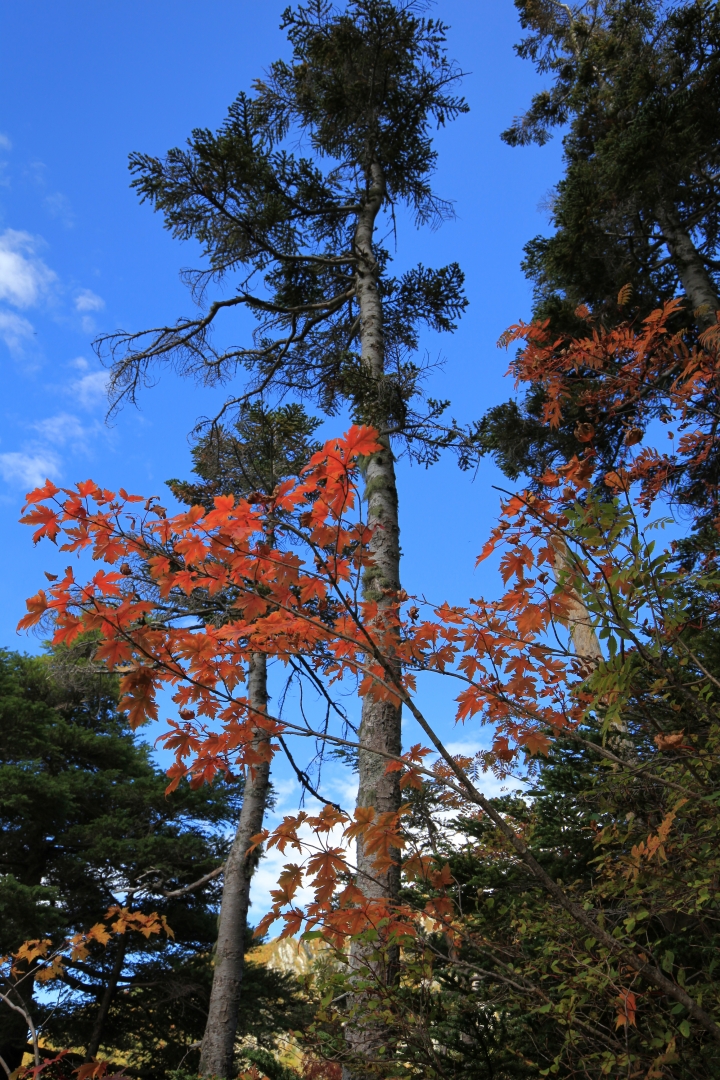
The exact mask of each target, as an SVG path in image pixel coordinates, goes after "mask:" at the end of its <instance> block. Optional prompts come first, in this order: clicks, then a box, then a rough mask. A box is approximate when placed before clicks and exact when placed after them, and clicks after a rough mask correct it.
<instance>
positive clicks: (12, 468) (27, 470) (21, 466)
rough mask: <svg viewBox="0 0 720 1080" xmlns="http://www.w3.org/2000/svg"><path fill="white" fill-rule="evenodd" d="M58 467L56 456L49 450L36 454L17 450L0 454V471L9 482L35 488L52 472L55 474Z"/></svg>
mask: <svg viewBox="0 0 720 1080" xmlns="http://www.w3.org/2000/svg"><path fill="white" fill-rule="evenodd" d="M58 469H59V462H58V459H57V456H56V455H55V454H53V453H52V451H50V450H47V451H40V452H39V453H36V454H23V453H20V452H19V451H12V452H10V453H7V454H0V473H2V476H3V479H4V480H5V481H6V482H7V483H9V484H12V483H19V484H22V485H23V486H24V487H29V488H35V487H38V486H39V485H40V484H43V483H44V482H45V480H46V479H47V477H48V476H51V475H52V474H53V473H54V474H55V475H57V471H58Z"/></svg>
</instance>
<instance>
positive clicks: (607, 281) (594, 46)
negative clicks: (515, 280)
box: [503, 0, 720, 312]
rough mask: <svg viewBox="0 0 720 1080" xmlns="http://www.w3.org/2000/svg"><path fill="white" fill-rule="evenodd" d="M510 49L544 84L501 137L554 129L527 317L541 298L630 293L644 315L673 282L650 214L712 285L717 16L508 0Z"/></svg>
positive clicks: (535, 137) (603, 0)
mask: <svg viewBox="0 0 720 1080" xmlns="http://www.w3.org/2000/svg"><path fill="white" fill-rule="evenodd" d="M516 6H517V8H518V10H519V12H520V18H521V22H522V25H523V27H524V28H525V29H527V30H529V31H530V33H529V35H528V36H527V37H526V38H525V40H524V41H523V42H522V44H521V45H520V46H519V47H518V53H519V55H520V56H522V57H525V58H527V59H529V60H530V61H531V62H533V63H534V64H535V65H536V66H537V68H538V70H539V71H541V72H542V73H545V74H548V75H550V76H551V77H552V79H553V84H552V86H551V88H550V90H548V91H543V92H541V93H540V94H538V95H536V97H535V98H534V99H533V102H532V104H531V106H530V109H529V110H528V112H527V113H526V114H525V115H524V116H523V117H521V118H520V119H519V120H517V121H515V123H514V124H513V126H512V127H511V128H509V129H508V131H506V132H505V134H504V136H503V138H504V139H505V140H506V141H507V142H509V143H511V144H512V145H522V144H523V143H527V142H539V143H541V144H542V143H543V142H544V141H545V140H546V139H547V138H549V136H550V131H551V129H552V127H554V126H558V125H568V131H567V134H566V135H565V137H564V141H563V145H564V148H565V161H566V172H565V175H564V177H563V179H562V181H561V182H560V184H559V185H558V188H557V191H556V193H555V195H554V197H553V201H552V210H551V213H552V218H553V222H554V224H555V227H556V232H555V234H554V236H553V237H551V238H550V239H548V240H545V239H542V238H537V239H536V240H534V241H532V243H531V244H530V245H528V249H527V262H526V268H527V270H528V273H529V275H530V276H531V277H532V279H533V280H534V281H535V283H536V286H537V289H538V301H539V304H540V306H539V308H538V312H540V311H542V310H543V306H544V301H545V300H546V298H550V297H552V296H553V295H555V294H559V295H561V296H564V297H565V298H566V299H567V300H568V301H569V302H570V303H571V304H577V303H588V304H590V305H592V306H593V307H595V306H597V305H602V304H604V303H607V302H612V301H614V299H615V297H616V296H617V293H618V291H619V290H620V289H621V288H622V286H623V285H625V284H627V283H630V284H632V285H633V287H634V289H635V296H636V300H637V303H638V306H639V308H640V309H641V310H642V311H643V312H646V311H647V310H648V309H649V308H651V307H654V306H657V304H658V303H659V302H660V301H661V300H666V299H670V298H671V297H672V296H674V295H676V294H677V293H678V292H680V291H682V288H683V286H682V277H681V274H680V273H679V268H678V266H677V264H676V261H674V260H673V258H672V257H668V250H667V246H666V243H665V238H664V236H663V228H664V226H663V220H664V218H665V217H666V215H667V214H668V213H670V214H671V215H672V216H674V217H675V218H677V220H678V221H679V222H680V223H681V224H682V227H683V228H684V229H686V230H687V231H688V232H689V233H690V234H691V235H692V238H693V241H694V243H695V246H696V247H697V249H698V251H699V253H700V255H701V258H702V260H703V262H704V264H705V267H706V269H707V270H708V271H709V272H710V275H711V277H713V278H715V280H717V271H718V269H719V268H720V267H719V266H718V264H717V262H716V261H715V260H716V256H717V251H718V245H719V243H720V113H719V111H718V100H719V99H720V56H719V53H718V46H719V45H720V12H718V7H717V4H715V3H712V2H709V0H689V2H688V0H685V2H683V3H674V4H672V5H668V4H666V3H662V2H660V0H594V2H592V3H590V4H587V5H583V6H582V7H579V6H578V7H575V8H567V9H566V8H564V6H563V5H560V4H552V3H548V2H545V0H516Z"/></svg>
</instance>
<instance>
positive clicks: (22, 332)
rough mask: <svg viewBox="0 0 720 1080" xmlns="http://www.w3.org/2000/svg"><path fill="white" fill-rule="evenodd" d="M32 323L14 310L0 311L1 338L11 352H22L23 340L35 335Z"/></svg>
mask: <svg viewBox="0 0 720 1080" xmlns="http://www.w3.org/2000/svg"><path fill="white" fill-rule="evenodd" d="M34 333H35V331H34V330H33V327H32V323H29V322H28V321H27V319H24V318H23V317H22V315H16V314H15V312H14V311H0V338H2V340H3V341H4V342H5V344H6V345H7V347H8V349H9V350H10V352H11V353H20V352H22V347H23V341H27V340H28V338H31V337H33V335H34Z"/></svg>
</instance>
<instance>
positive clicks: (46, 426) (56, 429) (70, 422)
mask: <svg viewBox="0 0 720 1080" xmlns="http://www.w3.org/2000/svg"><path fill="white" fill-rule="evenodd" d="M32 426H33V430H34V431H37V433H38V435H40V436H41V437H42V438H43V439H44V440H45V442H48V443H51V444H52V445H53V446H65V445H66V443H72V444H73V445H74V446H76V447H77V446H78V445H81V444H84V443H85V442H86V441H87V439H88V437H89V436H90V435H92V434H94V431H95V427H94V426H93V427H85V425H84V424H82V423H81V422H80V420H78V418H77V416H73V414H72V413H66V412H62V413H57V414H56V415H55V416H48V417H47V418H46V419H45V420H38V421H37V422H36V423H35V424H33V425H32Z"/></svg>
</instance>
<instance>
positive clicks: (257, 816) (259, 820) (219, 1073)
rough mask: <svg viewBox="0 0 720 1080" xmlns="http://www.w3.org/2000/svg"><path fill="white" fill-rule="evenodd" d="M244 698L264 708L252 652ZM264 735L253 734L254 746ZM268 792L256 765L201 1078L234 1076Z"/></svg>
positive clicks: (228, 892)
mask: <svg viewBox="0 0 720 1080" xmlns="http://www.w3.org/2000/svg"><path fill="white" fill-rule="evenodd" d="M248 698H249V700H250V704H251V705H252V706H253V708H255V709H258V710H260V711H264V710H265V708H266V707H267V700H268V695H267V658H266V657H265V655H264V654H263V653H253V656H252V659H251V661H250V666H249V672H248ZM267 738H268V736H267V735H266V734H265V733H263V732H261V731H260V730H258V734H257V738H256V745H257V744H260V743H262V742H264V741H267ZM269 787H270V765H269V763H267V762H261V763H260V764H259V765H256V766H255V769H254V774H253V775H251V774H250V773H249V772H248V775H247V778H246V781H245V792H244V795H243V804H242V810H241V811H240V820H239V821H238V826H237V831H236V833H235V839H234V840H233V844H232V847H231V848H230V853H229V855H228V858H227V862H226V864H225V874H224V882H223V895H222V904H221V906H220V920H219V925H218V937H217V945H216V950H215V963H214V971H213V984H212V990H211V993H210V1007H209V1009H208V1018H207V1023H206V1025H205V1034H204V1036H203V1041H202V1050H201V1053H200V1075H201V1076H215V1077H219V1078H221V1080H225V1078H229V1077H233V1076H235V1069H234V1060H233V1059H234V1048H235V1036H236V1033H237V1024H238V1013H239V1008H240V995H241V984H242V976H243V967H244V964H245V934H246V929H247V913H248V907H249V905H250V881H251V879H252V875H253V872H254V870H255V866H256V865H257V856H256V855H255V854H251V855H248V853H247V851H248V848H249V847H250V838H251V837H252V836H254V835H255V834H256V833H259V832H260V830H261V829H262V826H263V818H264V815H265V807H266V805H267V796H268V790H269Z"/></svg>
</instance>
